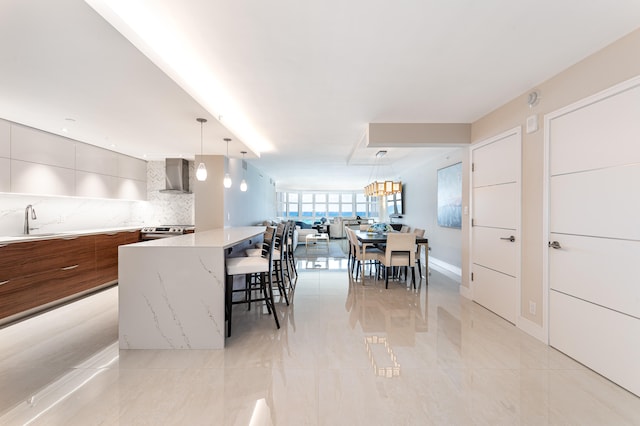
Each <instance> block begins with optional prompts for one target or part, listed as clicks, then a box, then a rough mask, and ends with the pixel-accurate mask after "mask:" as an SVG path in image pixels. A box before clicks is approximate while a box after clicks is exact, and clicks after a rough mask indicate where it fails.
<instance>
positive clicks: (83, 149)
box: [0, 120, 147, 200]
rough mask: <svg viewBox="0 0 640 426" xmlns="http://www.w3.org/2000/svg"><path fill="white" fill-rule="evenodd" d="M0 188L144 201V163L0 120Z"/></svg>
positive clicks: (12, 190) (5, 190)
mask: <svg viewBox="0 0 640 426" xmlns="http://www.w3.org/2000/svg"><path fill="white" fill-rule="evenodd" d="M0 192H16V193H25V194H40V195H70V196H77V197H96V198H117V199H127V200H146V198H147V162H146V161H144V160H138V159H137V158H133V157H129V156H127V155H124V154H120V153H117V152H114V151H110V150H108V149H103V148H99V147H97V146H93V145H89V144H86V143H82V142H78V141H75V140H73V139H69V138H65V137H63V136H58V135H54V134H52V133H48V132H44V131H42V130H37V129H33V128H31V127H27V126H23V125H20V124H16V123H12V122H10V121H5V120H0Z"/></svg>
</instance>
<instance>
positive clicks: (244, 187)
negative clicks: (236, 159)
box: [240, 151, 247, 192]
mask: <svg viewBox="0 0 640 426" xmlns="http://www.w3.org/2000/svg"><path fill="white" fill-rule="evenodd" d="M240 153H241V154H242V182H240V191H242V192H247V181H246V180H245V175H246V174H247V163H246V162H245V161H244V155H245V154H246V153H247V151H240Z"/></svg>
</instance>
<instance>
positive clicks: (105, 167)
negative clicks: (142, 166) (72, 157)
mask: <svg viewBox="0 0 640 426" xmlns="http://www.w3.org/2000/svg"><path fill="white" fill-rule="evenodd" d="M119 155H120V154H118V153H116V152H113V151H109V150H108V149H103V148H98V147H97V146H93V145H88V144H85V143H76V170H80V171H83V172H90V173H98V174H101V175H108V176H118V157H119Z"/></svg>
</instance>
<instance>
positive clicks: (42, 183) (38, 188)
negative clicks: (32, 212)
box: [11, 160, 75, 195]
mask: <svg viewBox="0 0 640 426" xmlns="http://www.w3.org/2000/svg"><path fill="white" fill-rule="evenodd" d="M74 174H75V172H74V171H73V170H71V169H67V168H64V167H56V166H49V165H47V164H38V163H31V162H27V161H19V160H11V192H19V193H23V194H38V195H75V176H74Z"/></svg>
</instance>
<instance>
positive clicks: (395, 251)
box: [377, 232, 416, 288]
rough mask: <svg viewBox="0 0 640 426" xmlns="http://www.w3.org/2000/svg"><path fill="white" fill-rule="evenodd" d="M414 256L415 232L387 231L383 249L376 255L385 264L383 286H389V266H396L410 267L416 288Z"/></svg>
mask: <svg viewBox="0 0 640 426" xmlns="http://www.w3.org/2000/svg"><path fill="white" fill-rule="evenodd" d="M415 256H416V235H415V234H413V233H400V232H389V233H388V234H387V245H386V247H385V250H384V252H383V253H380V254H378V256H377V260H378V261H379V262H380V263H381V264H383V265H384V266H385V274H384V275H385V285H384V286H385V288H389V274H390V273H391V268H392V267H396V266H405V267H407V268H411V276H412V282H413V288H416V272H415V267H414V266H415V263H416V260H415ZM405 275H406V274H405Z"/></svg>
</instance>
